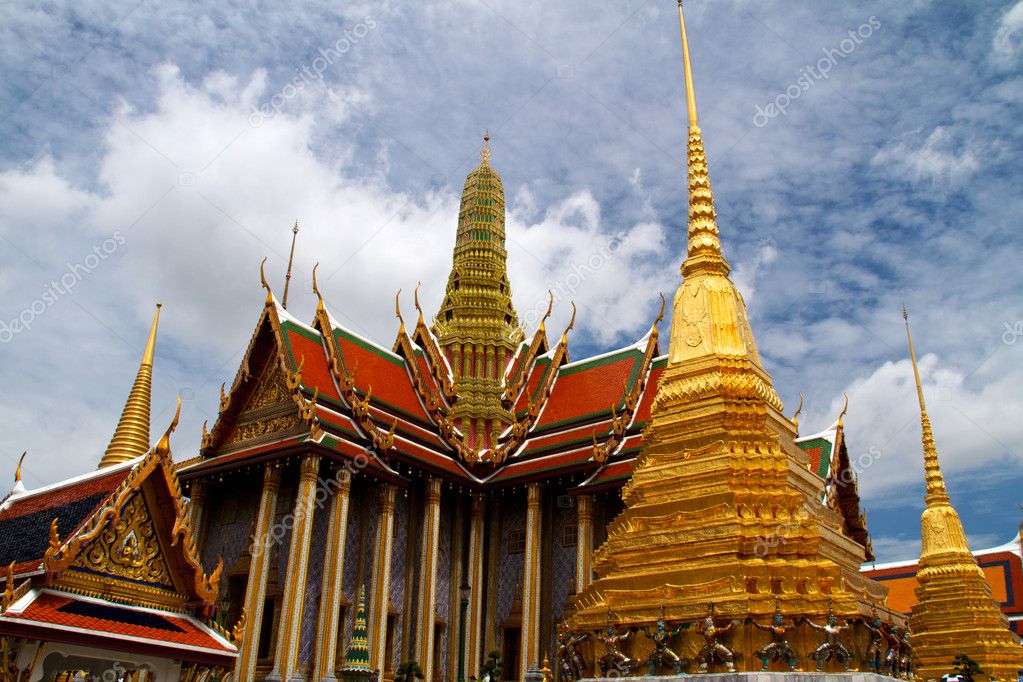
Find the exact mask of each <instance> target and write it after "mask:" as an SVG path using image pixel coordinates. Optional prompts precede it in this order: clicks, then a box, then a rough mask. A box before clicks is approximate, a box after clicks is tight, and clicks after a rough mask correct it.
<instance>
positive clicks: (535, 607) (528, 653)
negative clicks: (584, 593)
mask: <svg viewBox="0 0 1023 682" xmlns="http://www.w3.org/2000/svg"><path fill="white" fill-rule="evenodd" d="M526 490H527V494H528V505H527V507H526V556H525V565H524V567H523V570H522V650H521V657H520V659H519V674H520V675H521V676H522V679H525V675H526V672H527V671H528V670H529V667H530V666H531V665H535V664H539V663H540V661H539V652H538V651H537V648H538V647H539V645H540V501H541V498H542V497H543V487H542V486H541V484H539V483H530V484H529V485H528V486H527V487H526Z"/></svg>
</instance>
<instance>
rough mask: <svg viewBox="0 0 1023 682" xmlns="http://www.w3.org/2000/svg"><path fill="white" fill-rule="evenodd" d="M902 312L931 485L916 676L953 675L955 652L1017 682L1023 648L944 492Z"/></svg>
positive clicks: (917, 613) (916, 617)
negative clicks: (996, 601)
mask: <svg viewBox="0 0 1023 682" xmlns="http://www.w3.org/2000/svg"><path fill="white" fill-rule="evenodd" d="M902 315H903V318H905V321H906V338H907V340H908V342H909V356H910V359H911V360H912V361H913V377H914V379H915V380H916V394H917V398H918V399H919V401H920V424H921V429H922V431H923V451H924V475H925V478H926V481H927V493H926V496H925V497H924V500H925V502H926V507H925V508H924V511H923V514H922V515H921V518H920V539H921V549H920V563H919V564H918V565H917V566H918V569H917V574H916V578H917V581H918V585H917V588H916V597H917V604H916V606H914V607H913V615H912V617H911V618H910V626H911V627H912V630H913V645H914V651H915V653H916V658H917V660H918V661H919V663H918V669H917V677H918V678H920V679H931V678H935V679H937V678H939V677H941V675H943V674H945V673H947V672H949V671H950V670H951V668H952V659H953V657H954V656H955V655H956V654H966V655H967V656H969V657H970V658H972V659H973V660H974V661H976V662H977V663H978V664H979V665H980V668H981V670H983V671H984V673H985V674H986V675H994V676H995V678H996V679H999V680H1015V679H1016V677H1017V671H1018V670H1023V649H1021V648H1020V645H1019V643H1018V642H1017V641H1016V638H1015V637H1014V636H1013V635H1012V633H1011V632H1009V629H1008V628H1009V624H1008V620H1007V619H1006V617H1005V615H1004V614H1003V613H1002V611H1001V609H1000V608H999V607H998V604H997V603H995V601H994V599H993V598H992V597H991V587H990V586H989V585H988V583H987V581H986V580H985V579H984V573H983V572H982V571H981V570H980V567H979V566H978V565H977V560H976V559H975V558H974V556H973V552H971V551H970V546H969V544H968V543H967V541H966V533H964V532H963V524H962V521H960V520H959V514H958V513H956V510H955V508H954V507H953V506H952V503H951V502H950V501H949V497H948V492H947V491H946V490H945V480H944V478H943V477H942V475H941V466H940V464H939V463H938V449H937V447H935V445H934V434H933V433H931V420H930V418H929V417H928V416H927V407H926V405H925V404H924V392H923V388H922V386H921V384H920V370H919V369H918V368H917V365H916V351H915V350H914V349H913V337H912V336H911V335H910V332H909V316H908V315H907V314H906V311H905V310H903V312H902Z"/></svg>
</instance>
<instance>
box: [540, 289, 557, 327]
mask: <svg viewBox="0 0 1023 682" xmlns="http://www.w3.org/2000/svg"><path fill="white" fill-rule="evenodd" d="M552 310H554V292H553V291H551V290H550V289H548V290H547V312H545V313H544V314H543V317H542V318H540V327H539V329H542V330H543V332H544V333H545V334H546V333H547V318H548V317H550V316H551V311H552Z"/></svg>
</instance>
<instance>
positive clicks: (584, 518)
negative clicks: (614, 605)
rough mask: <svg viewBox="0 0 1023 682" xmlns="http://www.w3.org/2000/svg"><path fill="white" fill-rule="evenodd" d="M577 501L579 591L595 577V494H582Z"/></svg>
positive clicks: (576, 567)
mask: <svg viewBox="0 0 1023 682" xmlns="http://www.w3.org/2000/svg"><path fill="white" fill-rule="evenodd" d="M575 503H576V542H575V591H576V593H579V592H582V591H583V590H585V589H586V587H587V586H588V585H589V584H590V580H592V579H593V496H592V495H580V496H579V497H577V498H575Z"/></svg>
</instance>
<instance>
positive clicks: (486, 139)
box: [480, 130, 490, 165]
mask: <svg viewBox="0 0 1023 682" xmlns="http://www.w3.org/2000/svg"><path fill="white" fill-rule="evenodd" d="M480 158H481V159H483V163H485V164H487V165H489V164H490V131H489V130H488V131H486V132H485V133H483V149H482V150H480Z"/></svg>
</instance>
